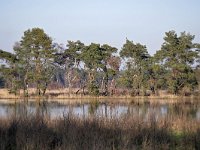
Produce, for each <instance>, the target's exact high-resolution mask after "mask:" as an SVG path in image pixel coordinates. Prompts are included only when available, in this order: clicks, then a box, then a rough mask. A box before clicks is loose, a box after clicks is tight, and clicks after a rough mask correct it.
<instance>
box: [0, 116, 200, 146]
mask: <svg viewBox="0 0 200 150" xmlns="http://www.w3.org/2000/svg"><path fill="white" fill-rule="evenodd" d="M0 149H1V150H4V149H5V150H9V149H16V150H18V149H19V150H21V149H29V150H36V149H42V150H47V149H48V150H50V149H57V150H79V149H80V150H82V149H84V150H114V149H119V150H128V149H133V150H134V149H148V150H151V149H187V150H189V149H200V122H199V121H195V120H186V118H185V119H184V118H181V119H179V120H177V117H166V118H163V119H161V120H159V121H158V120H155V118H153V117H152V116H149V118H148V119H147V120H146V121H143V120H141V119H140V118H137V117H135V118H133V117H127V116H124V117H121V118H119V119H116V118H114V119H108V118H98V117H96V118H95V117H88V118H85V119H83V118H76V117H75V116H74V115H72V114H71V115H68V116H65V117H64V118H57V119H55V120H48V119H47V118H42V117H40V116H29V117H26V118H24V117H19V118H10V119H5V120H0Z"/></svg>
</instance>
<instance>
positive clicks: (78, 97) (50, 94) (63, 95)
mask: <svg viewBox="0 0 200 150" xmlns="http://www.w3.org/2000/svg"><path fill="white" fill-rule="evenodd" d="M35 90H36V89H29V97H28V99H32V100H33V99H41V100H42V99H48V100H52V99H53V100H58V101H69V102H70V101H71V102H73V101H82V102H91V99H98V100H100V101H102V102H104V101H110V102H113V100H114V101H115V102H132V101H137V100H138V99H139V100H140V101H146V100H154V101H157V100H159V101H160V100H167V101H168V102H169V100H170V102H174V101H175V102H176V101H177V100H181V101H183V100H188V99H189V100H199V96H198V95H196V96H194V95H191V96H180V95H172V94H168V93H167V92H166V91H160V93H159V95H150V96H131V95H113V96H91V95H83V94H81V93H80V94H74V93H72V94H69V93H68V89H67V88H65V89H57V90H47V92H46V94H45V95H44V96H40V97H39V96H37V95H35ZM76 90H77V89H74V91H76ZM0 99H24V95H23V91H22V90H21V91H20V93H19V94H18V95H14V94H10V93H9V91H8V90H7V89H0Z"/></svg>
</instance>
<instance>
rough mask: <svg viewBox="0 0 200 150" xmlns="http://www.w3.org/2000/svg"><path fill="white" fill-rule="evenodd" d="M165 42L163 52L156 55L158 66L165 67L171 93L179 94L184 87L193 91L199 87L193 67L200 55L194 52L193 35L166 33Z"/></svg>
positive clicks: (160, 51)
mask: <svg viewBox="0 0 200 150" xmlns="http://www.w3.org/2000/svg"><path fill="white" fill-rule="evenodd" d="M165 34H166V36H165V37H164V40H165V42H164V43H163V45H162V47H161V50H159V51H158V52H157V53H156V54H155V59H156V60H157V63H158V64H161V65H163V67H164V68H165V69H166V71H167V74H166V75H165V79H166V82H167V85H168V88H169V91H170V92H172V93H173V94H178V93H179V92H180V90H182V89H183V88H184V87H188V88H189V89H191V90H193V89H194V88H195V86H196V85H197V82H196V78H195V75H194V71H193V70H192V65H193V64H194V62H195V60H196V58H197V57H198V53H197V52H196V51H195V50H194V49H195V44H194V43H193V42H192V41H193V39H194V36H193V35H190V34H189V33H187V34H186V33H185V32H182V33H181V34H180V36H178V35H177V34H176V33H175V31H169V32H166V33H165Z"/></svg>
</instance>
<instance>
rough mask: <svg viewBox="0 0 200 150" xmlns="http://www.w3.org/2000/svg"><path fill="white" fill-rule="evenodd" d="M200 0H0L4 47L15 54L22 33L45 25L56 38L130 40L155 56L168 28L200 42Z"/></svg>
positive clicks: (115, 42) (117, 42) (113, 42)
mask: <svg viewBox="0 0 200 150" xmlns="http://www.w3.org/2000/svg"><path fill="white" fill-rule="evenodd" d="M199 7H200V0H0V21H1V22H0V49H2V50H5V51H9V52H13V45H14V43H15V42H17V41H20V40H21V37H22V36H23V33H24V31H26V30H27V29H31V28H34V27H39V28H43V29H44V31H45V33H47V34H48V35H49V36H50V37H52V39H53V41H54V42H57V43H59V44H64V45H66V43H67V40H81V41H82V42H84V43H85V44H86V45H87V44H90V43H91V42H94V43H100V44H109V45H111V46H114V47H117V48H118V49H119V50H120V49H121V47H122V46H123V44H124V43H125V41H126V38H128V39H129V40H132V41H133V42H134V43H141V44H143V45H146V46H147V50H148V51H149V53H150V54H151V55H153V54H154V53H155V52H156V51H157V50H159V49H160V47H161V45H162V43H163V42H164V41H163V37H164V35H165V32H168V31H170V30H175V31H176V32H177V33H178V34H179V33H180V32H183V31H186V32H190V33H191V34H192V35H195V40H194V42H200V17H199V14H200V9H199Z"/></svg>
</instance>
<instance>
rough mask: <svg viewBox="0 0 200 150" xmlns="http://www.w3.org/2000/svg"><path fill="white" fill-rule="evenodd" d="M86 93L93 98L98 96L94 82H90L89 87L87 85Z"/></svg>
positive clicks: (97, 89) (97, 88)
mask: <svg viewBox="0 0 200 150" xmlns="http://www.w3.org/2000/svg"><path fill="white" fill-rule="evenodd" d="M88 92H89V93H90V94H91V95H94V96H98V95H99V87H98V86H97V84H96V83H95V82H94V81H92V82H91V83H89V85H88Z"/></svg>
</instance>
